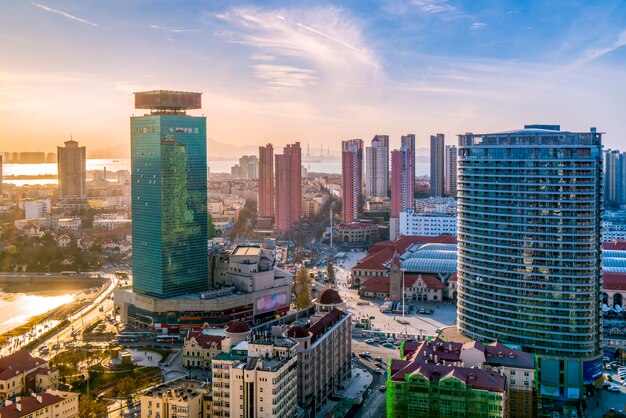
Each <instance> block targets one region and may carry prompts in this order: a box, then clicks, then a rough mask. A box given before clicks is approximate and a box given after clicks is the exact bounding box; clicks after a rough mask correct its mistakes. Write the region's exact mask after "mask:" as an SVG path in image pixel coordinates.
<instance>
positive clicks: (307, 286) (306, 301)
mask: <svg viewBox="0 0 626 418" xmlns="http://www.w3.org/2000/svg"><path fill="white" fill-rule="evenodd" d="M293 289H294V292H295V293H296V302H295V303H294V305H295V307H296V309H298V310H300V309H306V308H308V307H309V306H311V304H312V303H313V302H312V301H311V279H310V278H309V270H308V269H305V268H301V269H300V270H298V273H296V278H295V280H294V286H293Z"/></svg>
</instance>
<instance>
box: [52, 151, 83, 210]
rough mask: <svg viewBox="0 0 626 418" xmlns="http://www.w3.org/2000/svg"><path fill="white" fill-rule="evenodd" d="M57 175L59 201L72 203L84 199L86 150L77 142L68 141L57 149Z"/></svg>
mask: <svg viewBox="0 0 626 418" xmlns="http://www.w3.org/2000/svg"><path fill="white" fill-rule="evenodd" d="M57 165H58V173H59V200H62V201H72V200H82V199H84V198H85V194H86V191H87V186H86V184H87V150H86V148H85V147H79V146H78V142H76V141H74V140H69V141H66V142H65V146H64V147H57Z"/></svg>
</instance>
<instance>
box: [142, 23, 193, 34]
mask: <svg viewBox="0 0 626 418" xmlns="http://www.w3.org/2000/svg"><path fill="white" fill-rule="evenodd" d="M150 29H153V30H162V31H166V32H172V33H185V32H201V30H200V29H179V28H168V27H167V26H161V25H150Z"/></svg>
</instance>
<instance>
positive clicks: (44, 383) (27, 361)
mask: <svg viewBox="0 0 626 418" xmlns="http://www.w3.org/2000/svg"><path fill="white" fill-rule="evenodd" d="M58 381H59V371H58V370H56V369H52V368H50V367H49V365H48V361H46V360H44V359H42V358H39V357H33V356H32V355H31V354H30V353H29V352H28V351H26V350H20V351H17V352H15V353H13V354H9V355H8V356H5V357H2V358H0V400H2V399H10V398H13V397H14V396H17V395H20V394H26V393H30V392H32V391H38V390H45V389H55V388H56V387H57V384H58Z"/></svg>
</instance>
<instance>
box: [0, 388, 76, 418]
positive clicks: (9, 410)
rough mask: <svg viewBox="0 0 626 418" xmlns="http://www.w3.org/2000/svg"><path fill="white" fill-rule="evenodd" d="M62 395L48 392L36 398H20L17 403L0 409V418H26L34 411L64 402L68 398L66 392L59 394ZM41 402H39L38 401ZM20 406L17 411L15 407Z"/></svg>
mask: <svg viewBox="0 0 626 418" xmlns="http://www.w3.org/2000/svg"><path fill="white" fill-rule="evenodd" d="M60 394H62V395H53V394H51V393H49V392H41V393H39V394H37V396H36V397H35V396H22V397H20V400H19V401H17V400H16V401H15V402H13V403H12V404H11V405H8V406H3V407H0V417H2V418H20V417H25V416H28V415H29V414H32V413H33V412H35V411H39V410H40V409H44V408H46V407H49V406H51V405H54V404H56V403H58V402H61V401H63V400H65V399H66V398H67V397H68V394H67V392H65V393H63V392H60ZM37 398H39V399H41V402H39V399H37ZM18 404H19V405H20V410H18V409H17V408H18V407H17V405H18Z"/></svg>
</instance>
